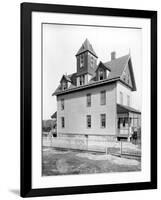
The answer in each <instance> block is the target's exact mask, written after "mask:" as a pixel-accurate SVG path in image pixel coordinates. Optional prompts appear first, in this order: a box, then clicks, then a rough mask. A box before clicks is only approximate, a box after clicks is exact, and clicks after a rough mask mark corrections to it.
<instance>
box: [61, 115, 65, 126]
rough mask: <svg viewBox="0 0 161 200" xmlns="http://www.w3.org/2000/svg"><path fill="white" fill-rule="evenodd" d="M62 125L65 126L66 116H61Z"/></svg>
mask: <svg viewBox="0 0 161 200" xmlns="http://www.w3.org/2000/svg"><path fill="white" fill-rule="evenodd" d="M61 127H62V128H64V127H65V119H64V117H61Z"/></svg>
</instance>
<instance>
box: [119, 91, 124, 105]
mask: <svg viewBox="0 0 161 200" xmlns="http://www.w3.org/2000/svg"><path fill="white" fill-rule="evenodd" d="M123 103H124V98H123V92H121V91H120V104H121V105H123Z"/></svg>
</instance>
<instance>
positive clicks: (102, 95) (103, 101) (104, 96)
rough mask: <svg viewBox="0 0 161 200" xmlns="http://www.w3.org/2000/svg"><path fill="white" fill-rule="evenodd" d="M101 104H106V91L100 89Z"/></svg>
mask: <svg viewBox="0 0 161 200" xmlns="http://www.w3.org/2000/svg"><path fill="white" fill-rule="evenodd" d="M100 100H101V105H105V104H106V91H101V99H100Z"/></svg>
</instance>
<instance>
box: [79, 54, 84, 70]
mask: <svg viewBox="0 0 161 200" xmlns="http://www.w3.org/2000/svg"><path fill="white" fill-rule="evenodd" d="M83 66H84V55H81V56H80V68H82V67H83Z"/></svg>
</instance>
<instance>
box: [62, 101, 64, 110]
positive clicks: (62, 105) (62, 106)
mask: <svg viewBox="0 0 161 200" xmlns="http://www.w3.org/2000/svg"><path fill="white" fill-rule="evenodd" d="M61 110H64V99H61Z"/></svg>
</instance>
